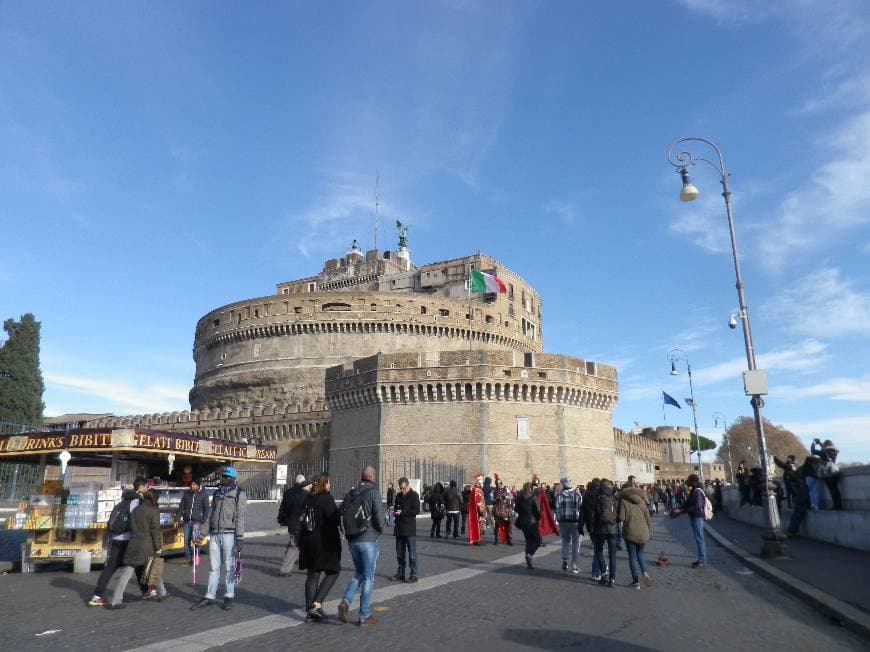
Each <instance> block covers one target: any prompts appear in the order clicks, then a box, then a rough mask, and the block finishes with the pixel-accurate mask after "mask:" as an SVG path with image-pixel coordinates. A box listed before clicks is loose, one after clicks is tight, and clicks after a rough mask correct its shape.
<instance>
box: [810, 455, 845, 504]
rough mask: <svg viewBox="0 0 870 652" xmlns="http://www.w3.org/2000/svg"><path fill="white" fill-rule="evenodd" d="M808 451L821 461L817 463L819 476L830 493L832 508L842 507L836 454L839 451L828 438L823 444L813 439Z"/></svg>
mask: <svg viewBox="0 0 870 652" xmlns="http://www.w3.org/2000/svg"><path fill="white" fill-rule="evenodd" d="M810 453H812V454H814V455H818V456H819V459H820V460H821V461H822V463H821V464H820V465H819V477H820V478H821V480H822V481H823V482H824V483H825V485H826V486H827V487H828V491H829V492H830V493H831V502H832V503H833V509H843V499H842V498H841V497H840V467H839V466H837V455H839V454H840V451H838V450H837V447H836V446H834V442H832V441H831V440H830V439H826V440H825V443H824V444H823V443H822V442H821V441H819V440H818V439H814V440H813V443H812V445H811V446H810Z"/></svg>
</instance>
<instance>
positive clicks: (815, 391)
mask: <svg viewBox="0 0 870 652" xmlns="http://www.w3.org/2000/svg"><path fill="white" fill-rule="evenodd" d="M777 394H781V395H782V398H783V399H784V400H793V401H794V400H799V399H803V398H810V397H819V396H823V397H826V398H830V399H831V400H834V401H856V402H870V375H868V376H864V377H862V378H831V379H830V380H826V381H824V382H821V383H816V384H814V385H807V386H804V387H801V386H790V385H781V386H779V387H778V388H777Z"/></svg>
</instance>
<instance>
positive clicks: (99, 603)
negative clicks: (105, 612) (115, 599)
mask: <svg viewBox="0 0 870 652" xmlns="http://www.w3.org/2000/svg"><path fill="white" fill-rule="evenodd" d="M108 604H109V601H108V600H106V599H105V598H102V597H100V596H98V595H95V596H94V597H92V598H91V599H90V600H88V606H89V607H105V606H106V605H108Z"/></svg>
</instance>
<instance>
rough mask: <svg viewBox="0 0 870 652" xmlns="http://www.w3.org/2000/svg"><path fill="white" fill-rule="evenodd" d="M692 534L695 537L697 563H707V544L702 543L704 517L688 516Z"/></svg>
mask: <svg viewBox="0 0 870 652" xmlns="http://www.w3.org/2000/svg"><path fill="white" fill-rule="evenodd" d="M689 520H690V521H691V522H692V534H694V535H695V545H696V546H698V561H700V562H702V563H704V564H706V563H707V544H706V542H705V541H704V517H703V516H690V517H689Z"/></svg>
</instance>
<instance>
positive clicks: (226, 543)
mask: <svg viewBox="0 0 870 652" xmlns="http://www.w3.org/2000/svg"><path fill="white" fill-rule="evenodd" d="M235 544H236V533H235V532H215V533H214V534H212V535H211V538H210V539H209V542H208V558H209V561H211V570H210V571H209V573H208V589H207V590H206V593H205V597H206V598H208V599H209V600H214V599H215V596H216V595H217V590H218V585H219V584H220V582H221V565H223V570H224V582H225V584H226V586H225V587H224V597H225V598H233V597H234V596H235V594H236V580H235V579H234V578H233V558H234V555H233V546H235Z"/></svg>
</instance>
